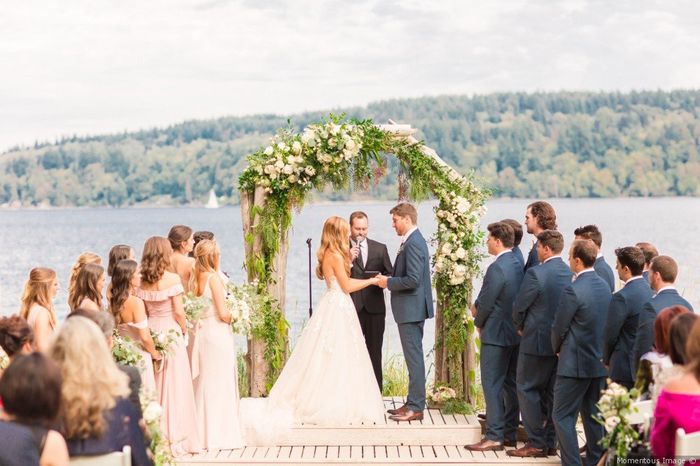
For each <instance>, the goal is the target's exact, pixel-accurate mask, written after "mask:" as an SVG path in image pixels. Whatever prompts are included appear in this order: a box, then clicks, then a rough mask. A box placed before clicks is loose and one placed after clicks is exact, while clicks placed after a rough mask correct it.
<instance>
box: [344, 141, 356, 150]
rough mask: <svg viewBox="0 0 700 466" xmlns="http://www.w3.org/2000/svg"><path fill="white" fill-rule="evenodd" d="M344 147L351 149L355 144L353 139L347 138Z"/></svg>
mask: <svg viewBox="0 0 700 466" xmlns="http://www.w3.org/2000/svg"><path fill="white" fill-rule="evenodd" d="M345 147H346V148H347V149H348V150H353V149H354V148H355V147H357V146H356V145H355V141H353V140H352V139H348V140H347V141H345Z"/></svg>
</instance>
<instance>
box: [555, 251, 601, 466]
mask: <svg viewBox="0 0 700 466" xmlns="http://www.w3.org/2000/svg"><path fill="white" fill-rule="evenodd" d="M597 251H598V248H597V246H596V245H595V244H594V243H593V242H592V241H590V240H575V241H574V242H573V244H572V245H571V249H570V250H569V265H570V267H571V271H572V272H574V274H576V278H575V279H574V282H573V283H572V284H571V285H569V286H568V287H567V288H566V289H565V290H564V292H563V293H562V295H561V299H560V300H559V305H558V306H557V308H558V309H557V313H556V315H555V317H554V325H553V326H552V349H553V350H554V352H555V353H557V354H558V355H559V363H558V365H557V377H556V381H555V383H554V409H553V411H552V418H553V420H554V428H555V429H556V432H557V438H558V439H559V447H560V449H561V460H562V465H564V466H572V465H576V466H580V465H581V456H580V453H579V448H578V438H577V434H576V419H577V418H578V415H579V412H580V413H581V417H582V419H583V430H584V433H585V434H586V464H587V465H595V464H597V463H598V460H599V459H600V456H601V455H602V453H603V450H602V447H601V446H600V445H599V444H598V442H599V441H600V439H601V438H602V437H603V433H604V432H603V426H601V425H600V424H598V423H597V422H596V421H595V420H593V416H594V415H596V414H597V412H598V409H597V407H596V403H598V399H599V398H600V392H601V390H602V389H603V388H604V387H605V378H606V376H607V370H606V369H605V366H603V363H602V362H601V361H602V356H603V330H604V327H605V322H606V320H607V314H608V307H609V306H610V299H611V296H612V295H611V294H610V288H609V286H608V284H607V283H605V281H603V279H602V278H601V277H600V276H599V275H598V274H597V273H595V270H594V269H593V264H595V260H596V254H597Z"/></svg>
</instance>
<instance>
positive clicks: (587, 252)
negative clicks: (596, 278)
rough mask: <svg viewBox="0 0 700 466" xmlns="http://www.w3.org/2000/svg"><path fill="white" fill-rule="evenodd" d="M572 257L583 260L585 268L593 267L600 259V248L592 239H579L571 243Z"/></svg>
mask: <svg viewBox="0 0 700 466" xmlns="http://www.w3.org/2000/svg"><path fill="white" fill-rule="evenodd" d="M571 255H572V257H573V258H574V259H581V262H582V263H583V265H584V267H586V268H588V267H593V264H595V260H596V258H597V257H598V248H597V247H596V245H595V243H594V242H593V241H591V240H590V239H577V240H574V242H573V243H571Z"/></svg>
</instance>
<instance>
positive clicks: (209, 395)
mask: <svg viewBox="0 0 700 466" xmlns="http://www.w3.org/2000/svg"><path fill="white" fill-rule="evenodd" d="M220 256H221V252H220V251H219V247H218V246H217V244H216V242H215V241H211V240H206V239H205V240H202V241H200V242H199V244H197V247H196V248H195V250H194V257H195V265H194V273H193V275H192V283H191V285H190V289H191V290H192V292H193V293H194V294H195V295H197V296H204V297H206V298H208V299H209V300H210V302H211V305H210V306H209V308H208V309H207V310H205V311H204V313H203V314H202V317H201V319H200V321H199V328H198V329H197V333H196V335H195V336H194V338H195V343H194V345H193V351H192V378H193V379H194V397H195V403H196V406H197V420H198V421H199V424H198V427H199V437H200V439H201V440H202V443H203V444H204V448H205V449H207V450H209V451H212V450H217V449H232V448H240V447H242V446H243V445H244V444H243V439H242V437H241V426H240V423H239V409H238V399H239V394H238V374H237V365H238V363H237V360H236V346H235V343H234V340H233V330H232V328H231V320H232V315H231V312H230V311H229V310H228V309H227V308H226V304H225V292H224V286H223V284H222V283H221V279H220V278H219V274H218V273H217V270H218V269H219V258H220Z"/></svg>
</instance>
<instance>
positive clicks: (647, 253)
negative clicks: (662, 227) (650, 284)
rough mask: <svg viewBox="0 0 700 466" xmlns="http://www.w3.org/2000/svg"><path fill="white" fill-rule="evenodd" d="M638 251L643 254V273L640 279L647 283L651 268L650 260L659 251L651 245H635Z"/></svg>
mask: <svg viewBox="0 0 700 466" xmlns="http://www.w3.org/2000/svg"><path fill="white" fill-rule="evenodd" d="M635 246H637V247H638V248H639V249H641V250H642V252H643V253H644V272H642V277H643V278H644V280H646V281H649V267H651V260H652V259H653V258H654V257H656V256H658V255H659V251H658V250H657V249H656V246H654V245H653V244H651V243H637V244H636V245H635Z"/></svg>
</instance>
